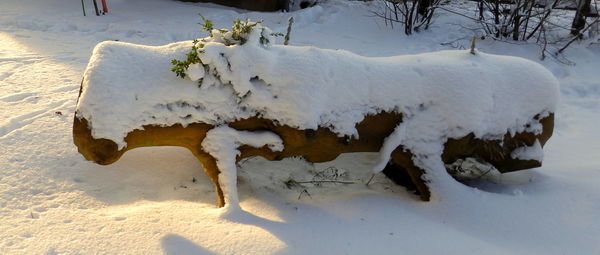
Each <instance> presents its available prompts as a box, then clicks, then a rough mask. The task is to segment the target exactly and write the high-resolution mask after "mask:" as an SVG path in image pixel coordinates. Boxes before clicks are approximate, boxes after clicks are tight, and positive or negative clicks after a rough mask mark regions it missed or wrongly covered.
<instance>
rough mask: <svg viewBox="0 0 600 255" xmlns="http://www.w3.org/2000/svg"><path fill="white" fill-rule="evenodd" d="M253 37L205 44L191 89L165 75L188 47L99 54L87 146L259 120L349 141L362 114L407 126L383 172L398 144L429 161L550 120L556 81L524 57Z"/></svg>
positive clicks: (91, 68)
mask: <svg viewBox="0 0 600 255" xmlns="http://www.w3.org/2000/svg"><path fill="white" fill-rule="evenodd" d="M260 31H264V30H263V29H262V27H261V25H260V24H258V25H257V26H256V27H255V29H254V30H253V31H252V32H251V33H250V34H249V38H248V41H247V42H246V43H245V44H243V45H229V46H228V45H225V44H224V43H222V42H220V41H219V40H213V38H205V42H204V47H203V48H202V49H201V50H200V51H199V53H200V54H199V55H200V59H201V61H202V64H203V65H198V66H196V67H195V68H192V69H195V70H194V71H192V70H190V71H192V72H190V74H192V78H193V79H194V80H196V79H200V80H199V81H194V80H190V79H180V78H178V77H176V76H175V74H174V73H172V72H171V71H170V68H171V64H170V60H171V59H173V58H177V59H183V58H184V56H185V53H186V52H188V51H189V50H190V48H191V43H190V42H178V43H173V44H169V45H165V46H159V47H151V46H141V45H134V44H128V43H121V42H103V43H100V44H99V45H98V46H97V47H96V48H95V49H94V52H93V56H92V57H91V59H90V63H89V65H88V67H87V70H86V72H85V78H84V81H83V93H82V95H81V98H80V101H79V104H78V108H77V110H78V112H77V116H78V117H80V118H85V119H87V120H88V121H89V124H90V125H91V127H92V135H93V136H94V137H95V138H106V139H110V140H113V141H115V142H117V144H118V145H119V147H120V148H123V147H125V146H126V143H125V141H124V137H125V136H126V135H127V133H129V132H131V131H132V130H135V129H142V128H143V126H144V125H160V126H170V125H174V124H182V125H184V126H185V125H188V124H190V123H197V122H202V123H208V124H213V125H220V124H225V123H228V122H232V121H235V120H239V119H244V118H249V117H252V116H260V117H262V118H266V119H271V120H273V121H275V122H277V123H280V124H285V125H289V126H292V127H296V128H299V129H316V128H318V127H329V128H330V129H331V130H332V131H333V132H335V133H337V134H338V135H340V136H344V135H348V136H357V131H356V129H355V125H356V124H357V123H358V122H360V121H361V120H362V119H363V118H364V116H365V115H369V114H376V113H378V112H381V111H386V112H401V113H403V114H404V116H405V120H404V121H403V123H402V124H401V125H400V126H399V127H398V128H397V129H396V131H395V132H394V133H392V134H391V135H390V137H388V139H386V141H385V144H384V146H383V148H382V153H381V160H380V163H379V164H378V166H376V167H375V168H374V170H375V171H379V170H381V169H382V168H383V166H385V163H387V159H388V158H389V154H390V153H391V151H392V150H393V149H395V148H396V147H397V146H398V145H404V146H405V147H406V148H407V149H410V150H412V151H413V153H415V154H417V156H418V155H420V154H422V155H436V154H440V153H441V150H442V146H443V143H444V142H445V141H446V139H448V138H460V137H463V136H465V135H467V134H469V133H474V134H475V136H477V137H478V138H484V139H495V138H499V137H501V136H502V135H504V134H505V133H506V132H510V133H515V132H520V131H524V130H525V127H526V125H527V124H529V126H530V128H529V129H528V130H527V131H532V132H540V131H541V128H540V127H541V125H540V124H539V123H537V122H536V121H535V120H534V116H535V115H541V116H545V115H546V114H547V113H549V112H554V110H555V107H556V104H557V103H558V82H557V80H556V79H555V78H554V76H553V75H552V74H551V73H550V72H549V71H547V70H546V69H545V68H543V67H542V66H540V65H539V64H537V63H534V62H532V61H528V60H525V59H521V58H516V57H508V56H497V55H489V54H485V53H481V52H477V53H476V54H475V55H473V54H470V53H468V51H441V52H435V53H426V54H419V55H405V56H394V57H377V58H372V57H363V56H359V55H356V54H353V53H351V52H348V51H344V50H326V49H319V48H315V47H295V46H282V45H268V44H261V43H260V42H259V38H260V36H261V32H260ZM267 31H268V30H267ZM263 36H264V33H263ZM201 67H204V71H205V72H202V70H197V69H201ZM199 82H200V85H199ZM439 163H440V164H441V162H439ZM417 164H418V165H420V166H422V167H424V168H426V169H429V167H427V166H425V165H426V164H425V163H417ZM431 168H435V167H431Z"/></svg>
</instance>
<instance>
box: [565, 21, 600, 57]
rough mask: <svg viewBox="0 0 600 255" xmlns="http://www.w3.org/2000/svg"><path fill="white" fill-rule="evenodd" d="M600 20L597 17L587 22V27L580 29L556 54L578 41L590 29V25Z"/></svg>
mask: <svg viewBox="0 0 600 255" xmlns="http://www.w3.org/2000/svg"><path fill="white" fill-rule="evenodd" d="M598 21H599V19H598V18H596V20H594V21H593V22H591V23H589V24H587V26H585V28H583V29H582V30H581V31H579V34H577V35H574V36H573V38H572V39H571V40H570V41H569V42H568V43H567V44H565V46H563V47H562V48H560V49H559V50H558V51H557V52H556V54H560V53H562V52H563V51H564V50H565V49H567V48H568V47H569V46H570V45H571V44H572V43H573V42H575V41H577V40H578V39H580V38H581V36H582V35H583V33H585V31H587V30H588V29H590V27H592V26H593V25H594V24H596V23H597V22H598Z"/></svg>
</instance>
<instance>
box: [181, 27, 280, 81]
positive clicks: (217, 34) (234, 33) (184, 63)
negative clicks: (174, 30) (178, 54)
mask: <svg viewBox="0 0 600 255" xmlns="http://www.w3.org/2000/svg"><path fill="white" fill-rule="evenodd" d="M200 18H202V22H200V23H198V24H199V25H200V26H201V28H202V30H204V31H206V32H208V33H209V36H208V37H207V38H202V39H199V40H194V44H193V46H192V48H191V50H190V51H189V52H188V53H187V54H186V58H185V59H183V60H177V59H173V60H171V64H172V65H173V67H172V68H171V71H173V72H174V73H175V74H176V75H177V76H178V77H180V78H185V77H186V76H187V75H186V71H187V70H188V68H189V67H190V65H193V64H198V63H200V64H202V61H201V60H200V57H199V52H200V53H201V52H202V48H204V43H206V42H209V41H214V42H220V43H223V44H225V45H227V46H231V45H243V44H245V43H246V42H247V41H248V37H249V36H250V33H252V30H254V29H255V28H256V26H257V25H258V24H261V23H262V22H263V21H262V20H259V21H256V22H254V21H250V19H246V20H244V21H242V20H239V19H237V20H235V21H234V22H233V25H232V27H231V30H228V29H215V28H214V25H213V22H212V21H211V20H209V19H206V18H205V17H204V16H202V15H200ZM266 31H268V29H267V28H261V33H260V38H259V43H260V44H261V45H263V46H266V45H268V44H269V43H270V41H269V38H268V36H269V35H270V36H283V34H282V33H270V34H265V32H266Z"/></svg>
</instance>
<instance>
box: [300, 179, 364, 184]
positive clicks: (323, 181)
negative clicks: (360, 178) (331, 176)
mask: <svg viewBox="0 0 600 255" xmlns="http://www.w3.org/2000/svg"><path fill="white" fill-rule="evenodd" d="M296 183H299V184H320V183H340V184H354V182H349V181H336V180H322V181H297V182H296Z"/></svg>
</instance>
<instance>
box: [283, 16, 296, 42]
mask: <svg viewBox="0 0 600 255" xmlns="http://www.w3.org/2000/svg"><path fill="white" fill-rule="evenodd" d="M288 22H289V23H288V27H287V33H286V34H285V37H284V41H283V45H288V43H289V42H290V33H292V23H294V17H290V19H289V20H288Z"/></svg>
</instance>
